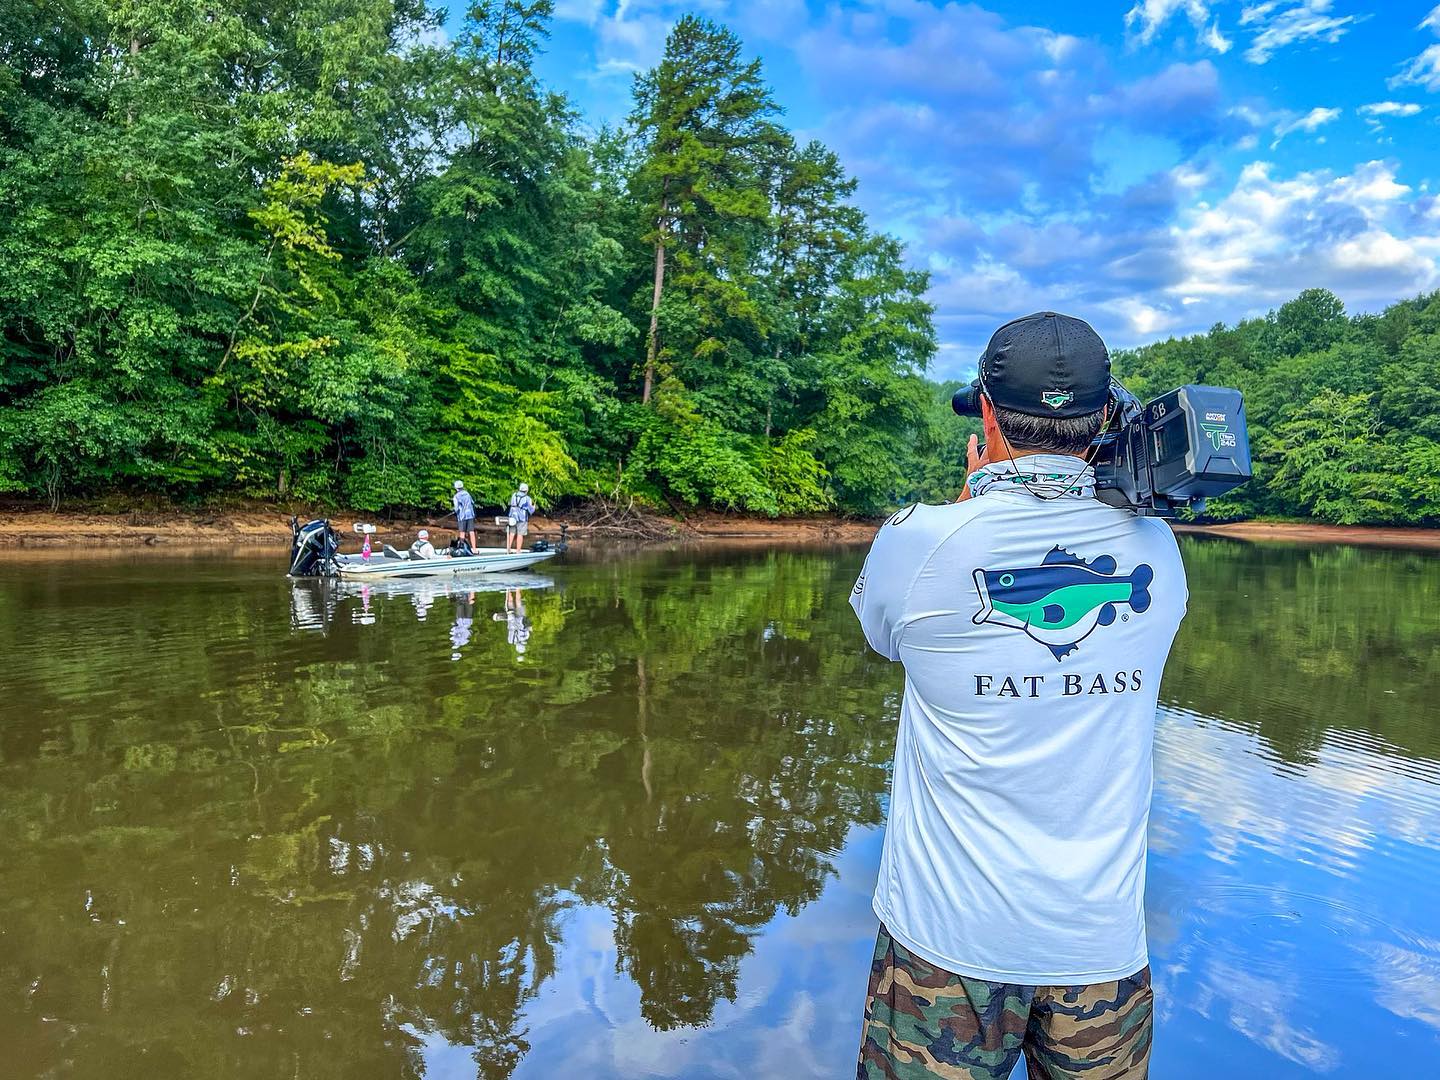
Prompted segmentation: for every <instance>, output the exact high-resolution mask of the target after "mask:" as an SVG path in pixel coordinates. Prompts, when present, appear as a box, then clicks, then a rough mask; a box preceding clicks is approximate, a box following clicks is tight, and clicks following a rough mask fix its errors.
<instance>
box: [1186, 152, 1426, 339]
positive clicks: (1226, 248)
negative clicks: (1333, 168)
mask: <svg viewBox="0 0 1440 1080" xmlns="http://www.w3.org/2000/svg"><path fill="white" fill-rule="evenodd" d="M1411 195H1412V191H1411V189H1410V188H1409V187H1408V186H1406V185H1404V184H1401V183H1399V182H1397V180H1396V176H1395V167H1394V165H1393V164H1392V163H1390V162H1383V161H1372V162H1369V163H1367V164H1365V165H1362V166H1359V167H1358V168H1357V169H1355V170H1354V171H1353V172H1352V173H1350V174H1349V175H1343V176H1336V175H1334V174H1332V173H1330V172H1326V171H1316V172H1302V173H1299V174H1298V175H1296V176H1294V177H1292V178H1290V179H1278V178H1276V177H1275V176H1274V175H1273V166H1272V165H1270V164H1269V163H1266V162H1255V163H1252V164H1251V165H1248V166H1246V167H1245V169H1244V170H1243V171H1242V173H1241V174H1240V179H1239V181H1238V182H1237V183H1236V185H1235V188H1234V189H1233V190H1232V191H1231V192H1230V193H1229V194H1228V195H1226V196H1225V197H1224V198H1223V199H1221V200H1220V201H1219V202H1217V203H1215V204H1214V205H1210V204H1207V203H1203V202H1201V203H1197V204H1195V205H1194V206H1192V207H1190V208H1189V209H1187V210H1185V211H1182V212H1181V214H1180V216H1179V219H1178V221H1177V223H1176V225H1175V227H1174V230H1173V235H1174V240H1175V246H1176V254H1177V258H1178V261H1179V263H1180V264H1181V266H1182V267H1183V274H1182V276H1181V278H1180V280H1179V281H1178V283H1177V284H1176V285H1175V286H1174V287H1173V288H1172V289H1170V290H1169V291H1170V292H1171V293H1172V294H1173V295H1174V296H1176V297H1177V298H1178V297H1205V298H1209V299H1211V300H1217V299H1221V298H1229V300H1230V302H1231V303H1232V304H1233V303H1235V302H1239V303H1242V304H1245V305H1248V306H1250V307H1258V308H1261V309H1263V308H1264V307H1265V306H1268V305H1270V304H1274V303H1279V302H1283V301H1285V300H1287V299H1289V298H1291V297H1293V296H1294V295H1295V294H1296V293H1298V292H1299V291H1300V290H1301V289H1304V288H1308V287H1310V286H1314V285H1320V286H1324V287H1326V288H1329V289H1332V290H1334V291H1335V292H1337V293H1339V294H1340V295H1342V296H1344V297H1346V298H1347V299H1349V300H1352V301H1353V300H1358V301H1360V302H1362V303H1365V302H1369V303H1375V302H1384V301H1387V300H1392V299H1394V298H1395V297H1397V296H1405V295H1412V294H1415V293H1419V292H1424V291H1427V290H1429V289H1432V288H1434V287H1435V286H1436V285H1437V284H1440V266H1437V262H1436V256H1437V255H1440V222H1433V221H1432V222H1428V223H1427V222H1424V221H1423V220H1420V219H1419V218H1418V217H1417V215H1416V211H1417V209H1418V207H1417V206H1416V204H1415V202H1414V201H1413V200H1411V199H1410V198H1409V196H1411ZM1238 314H1240V313H1239V312H1235V311H1233V310H1232V311H1231V313H1230V315H1229V318H1231V319H1233V318H1235V317H1236V316H1237V315H1238ZM1187 321H1191V320H1187Z"/></svg>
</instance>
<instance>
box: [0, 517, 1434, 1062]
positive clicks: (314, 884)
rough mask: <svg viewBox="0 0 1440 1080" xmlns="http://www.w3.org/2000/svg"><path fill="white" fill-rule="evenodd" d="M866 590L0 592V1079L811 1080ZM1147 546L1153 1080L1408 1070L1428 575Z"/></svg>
mask: <svg viewBox="0 0 1440 1080" xmlns="http://www.w3.org/2000/svg"><path fill="white" fill-rule="evenodd" d="M861 554H862V553H860V552H856V551H851V552H842V553H824V552H814V553H805V552H793V553H769V554H759V555H756V554H753V553H725V552H713V551H707V552H701V553H693V552H687V553H649V554H645V555H640V556H632V557H626V558H623V559H614V560H609V561H596V562H591V563H583V562H582V563H578V564H576V563H572V565H570V566H568V567H564V568H557V569H556V570H555V571H554V577H553V578H548V577H539V576H538V575H526V579H525V582H520V583H516V582H512V581H509V580H506V579H500V578H495V577H493V576H487V579H486V580H484V581H480V580H478V579H477V581H476V582H474V583H472V582H464V583H462V584H463V585H464V586H465V587H464V588H463V589H460V588H456V583H455V582H452V581H441V582H434V581H431V582H427V581H425V580H423V579H419V580H407V581H397V582H383V583H344V582H337V583H329V584H328V585H327V584H325V583H319V582H301V583H294V584H292V583H288V582H285V581H283V580H281V579H279V578H278V577H276V576H275V574H274V573H273V568H271V567H269V566H268V565H256V566H249V565H246V564H244V563H240V562H234V561H227V562H209V563H207V562H203V561H197V562H194V563H191V564H187V565H186V566H185V572H184V574H183V575H178V574H176V573H174V572H173V567H171V566H169V565H167V564H165V563H163V562H161V561H160V560H153V559H152V560H148V561H146V560H140V561H133V562H126V561H114V560H107V561H105V562H104V563H96V564H90V563H85V562H49V563H36V562H34V561H33V560H32V561H27V562H25V563H23V564H21V563H16V564H9V563H4V562H0V648H3V649H4V650H5V654H6V656H7V658H8V663H7V666H6V668H5V669H4V670H3V672H0V701H4V702H5V703H7V704H6V715H5V719H4V722H3V724H0V845H3V847H0V850H4V851H5V852H6V862H5V868H6V872H5V873H4V874H0V911H3V912H4V920H3V923H0V940H3V948H0V999H3V1000H4V1001H5V1002H6V1005H5V1007H3V1008H0V1037H3V1038H4V1039H5V1040H6V1045H7V1047H9V1048H10V1049H9V1051H8V1052H9V1054H10V1056H11V1057H12V1058H13V1059H14V1061H15V1062H17V1063H18V1067H19V1069H20V1070H21V1074H22V1075H42V1074H47V1073H56V1074H58V1073H64V1074H66V1075H75V1076H91V1075H94V1076H100V1075H104V1076H106V1077H107V1078H108V1077H113V1076H116V1075H119V1076H125V1075H130V1074H136V1075H139V1074H142V1073H143V1074H144V1075H146V1076H155V1075H161V1076H168V1075H202V1074H203V1075H222V1076H256V1077H262V1076H263V1077H271V1076H276V1075H301V1076H307V1077H329V1076H335V1077H351V1076H420V1075H425V1076H430V1077H435V1076H480V1077H487V1078H489V1077H506V1076H512V1075H514V1076H534V1077H549V1076H555V1075H566V1074H574V1075H584V1076H594V1077H608V1076H615V1077H621V1076H623V1077H632V1076H675V1077H706V1076H747V1077H748V1076H784V1077H792V1076H796V1077H798V1076H816V1077H829V1076H835V1075H843V1074H845V1073H846V1071H847V1069H848V1068H849V1067H850V1062H851V1060H852V1057H853V1053H854V1049H855V1046H854V1041H855V1038H856V1031H857V1022H858V1019H857V1010H858V1007H859V1003H860V997H861V993H862V991H863V985H864V973H865V970H866V965H867V958H868V953H869V948H870V944H871V942H872V941H873V934H874V921H873V917H872V916H871V915H870V913H869V889H870V886H871V883H872V880H873V874H874V867H875V865H876V862H877V861H878V857H879V838H880V833H879V830H878V828H877V826H878V823H879V822H880V820H881V811H882V807H883V800H884V793H885V785H886V778H887V768H888V759H889V755H890V751H891V749H892V742H893V737H894V728H893V723H894V718H895V714H896V710H897V708H898V691H899V685H900V684H899V672H898V669H897V668H892V667H891V666H890V665H886V664H884V663H882V662H880V661H878V660H877V659H874V658H872V657H870V656H867V655H866V654H865V652H864V651H863V650H862V649H861V647H860V641H859V636H858V633H857V632H856V630H855V628H854V626H853V618H852V616H851V614H850V611H849V608H848V606H847V605H846V597H847V595H848V590H849V587H850V584H851V582H852V580H853V575H854V573H855V570H856V569H857V568H858V565H859V560H860V556H861ZM1185 554H1186V558H1187V562H1188V564H1189V565H1190V568H1191V597H1192V598H1191V613H1190V618H1189V620H1188V621H1187V624H1186V626H1185V628H1184V629H1182V632H1181V635H1182V636H1181V639H1180V641H1179V642H1178V644H1177V646H1176V659H1175V661H1174V663H1172V666H1171V669H1170V671H1169V673H1168V674H1167V679H1166V683H1165V686H1164V689H1163V691H1162V711H1161V716H1160V718H1159V727H1158V731H1157V739H1156V754H1157V787H1156V810H1155V815H1154V820H1153V828H1152V836H1151V848H1152V861H1151V875H1150V887H1149V912H1148V918H1149V925H1150V936H1151V943H1152V952H1153V960H1154V968H1155V973H1156V982H1157V986H1158V987H1159V989H1160V993H1161V997H1160V1025H1161V1026H1160V1030H1159V1038H1158V1041H1157V1051H1156V1075H1157V1076H1164V1077H1167V1078H1169V1077H1181V1078H1184V1077H1201V1076H1209V1075H1211V1074H1212V1073H1214V1072H1216V1071H1220V1070H1222V1069H1223V1070H1224V1071H1225V1072H1226V1073H1227V1074H1230V1075H1236V1076H1266V1077H1284V1076H1300V1075H1310V1074H1313V1073H1314V1072H1317V1071H1326V1070H1333V1071H1338V1070H1341V1069H1343V1068H1344V1067H1346V1066H1348V1067H1350V1068H1351V1069H1354V1070H1359V1071H1363V1070H1364V1069H1365V1068H1367V1067H1368V1062H1369V1061H1370V1060H1371V1059H1372V1057H1373V1055H1374V1053H1375V1048H1376V1047H1379V1046H1384V1047H1385V1048H1386V1050H1385V1053H1386V1062H1387V1065H1388V1066H1392V1067H1393V1068H1394V1069H1396V1070H1397V1071H1399V1072H1402V1073H1403V1072H1405V1070H1407V1069H1408V1070H1410V1074H1413V1075H1426V1069H1427V1068H1428V1067H1429V1066H1430V1065H1431V1064H1432V1063H1434V1062H1435V1061H1440V996H1437V993H1436V992H1435V989H1434V988H1435V987H1436V986H1437V985H1440V913H1437V911H1436V909H1435V905H1434V903H1433V897H1434V883H1435V882H1436V881H1437V880H1440V799H1437V793H1440V767H1437V764H1436V762H1437V761H1440V743H1437V741H1436V740H1437V738H1440V728H1437V726H1436V725H1437V721H1440V702H1437V701H1436V700H1434V699H1433V695H1432V694H1430V693H1429V692H1428V691H1427V690H1426V689H1425V683H1424V672H1425V671H1428V670H1430V668H1429V667H1428V666H1427V665H1430V664H1431V663H1433V661H1434V660H1435V659H1436V658H1437V657H1440V628H1437V624H1436V622H1435V620H1434V619H1433V617H1432V615H1431V614H1430V613H1431V612H1432V611H1433V610H1434V605H1435V602H1436V601H1440V595H1437V594H1440V571H1437V568H1436V564H1435V563H1434V561H1433V560H1427V559H1424V558H1422V557H1418V556H1409V555H1403V554H1397V553H1386V552H1370V553H1363V552H1362V553H1355V552H1348V551H1345V550H1344V549H1334V550H1331V551H1328V552H1326V551H1315V552H1310V551H1302V550H1296V549H1288V550H1287V549H1255V548H1248V547H1243V546H1239V545H1231V544H1208V543H1207V544H1196V543H1187V544H1186V548H1185ZM527 582H528V583H532V584H531V587H528V588H527V587H524V586H525V584H526V583H527ZM472 585H473V586H474V587H473V588H472V587H471V586H472ZM1342 586H1343V588H1344V590H1345V593H1344V597H1343V602H1341V600H1339V599H1337V598H1336V596H1335V595H1334V591H1335V590H1337V589H1340V588H1341V587H1342ZM502 631H503V633H502ZM522 646H523V648H522ZM521 657H523V661H522V660H521Z"/></svg>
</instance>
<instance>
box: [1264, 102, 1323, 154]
mask: <svg viewBox="0 0 1440 1080" xmlns="http://www.w3.org/2000/svg"><path fill="white" fill-rule="evenodd" d="M1339 116H1340V110H1339V109H1322V108H1314V109H1311V110H1310V111H1309V112H1308V113H1306V114H1305V115H1304V116H1299V117H1296V118H1295V119H1293V120H1282V121H1281V122H1280V123H1278V124H1276V125H1275V141H1274V142H1272V143H1271V144H1270V148H1271V149H1272V150H1273V149H1274V148H1275V147H1276V146H1278V145H1279V144H1280V140H1281V139H1283V138H1284V137H1285V136H1286V135H1289V134H1291V133H1292V132H1295V131H1305V132H1310V133H1312V134H1313V133H1314V132H1316V131H1318V130H1319V129H1320V128H1321V127H1323V126H1324V125H1326V124H1328V123H1330V122H1331V121H1332V120H1335V119H1337V118H1338V117H1339Z"/></svg>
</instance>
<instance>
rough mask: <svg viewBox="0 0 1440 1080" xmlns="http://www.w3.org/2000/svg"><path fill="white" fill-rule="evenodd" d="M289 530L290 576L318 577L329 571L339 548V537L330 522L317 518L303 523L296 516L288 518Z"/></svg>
mask: <svg viewBox="0 0 1440 1080" xmlns="http://www.w3.org/2000/svg"><path fill="white" fill-rule="evenodd" d="M290 531H291V533H292V534H293V535H294V541H293V542H292V544H291V545H290V576H291V577H318V576H320V575H321V574H329V573H330V572H331V569H332V567H331V560H333V559H334V558H335V553H336V552H337V551H339V550H340V537H338V536H337V535H335V530H334V529H332V528H331V527H330V522H328V521H324V520H321V519H317V520H315V521H307V522H306V523H305V524H304V525H301V524H300V523H299V520H298V519H297V518H293V517H292V518H291V519H290Z"/></svg>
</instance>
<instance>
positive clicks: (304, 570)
mask: <svg viewBox="0 0 1440 1080" xmlns="http://www.w3.org/2000/svg"><path fill="white" fill-rule="evenodd" d="M290 528H291V531H292V532H293V534H294V542H293V543H292V544H291V547H290V574H289V576H290V577H339V578H344V579H348V580H351V581H378V580H381V579H390V578H433V577H440V578H444V577H454V576H456V575H460V574H493V573H496V572H497V571H509V570H523V569H525V568H526V567H529V566H534V565H535V564H536V563H542V562H544V561H545V560H547V559H553V558H554V557H555V556H556V555H558V554H560V552H562V551H563V550H564V549H565V544H564V543H563V542H562V543H560V544H557V545H555V546H553V547H552V546H550V544H548V543H547V542H546V541H544V540H537V541H536V542H535V543H534V545H532V546H531V547H530V548H528V549H522V550H520V551H507V550H506V549H505V548H477V549H475V550H473V551H472V550H470V549H469V548H468V547H465V548H463V549H462V552H461V553H451V552H450V551H449V550H441V551H438V552H436V554H435V556H434V557H433V558H429V559H426V558H420V557H418V556H416V555H413V554H412V553H410V552H408V551H396V550H395V549H394V548H393V547H391V546H390V545H389V544H385V545H383V547H382V549H381V551H379V552H375V553H373V554H366V553H363V552H362V553H361V554H355V555H342V554H341V553H340V537H339V535H338V534H337V533H336V532H335V529H334V528H333V527H332V526H331V524H330V522H328V521H324V520H316V521H308V522H306V523H305V524H304V525H301V524H300V523H299V521H298V520H297V519H294V518H292V519H291V521H290ZM355 531H356V532H358V533H373V532H374V531H375V527H374V526H373V525H359V524H357V525H356V526H355Z"/></svg>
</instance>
